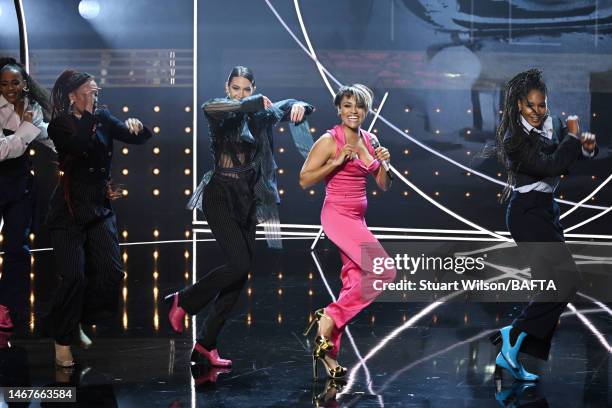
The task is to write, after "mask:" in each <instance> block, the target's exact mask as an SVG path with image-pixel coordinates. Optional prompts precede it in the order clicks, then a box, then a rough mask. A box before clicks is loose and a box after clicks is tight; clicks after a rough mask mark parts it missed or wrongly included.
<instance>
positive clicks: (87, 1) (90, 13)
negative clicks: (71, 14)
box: [79, 0, 100, 20]
mask: <svg viewBox="0 0 612 408" xmlns="http://www.w3.org/2000/svg"><path fill="white" fill-rule="evenodd" d="M79 14H80V15H81V17H83V18H84V19H87V20H91V19H94V18H96V17H98V14H100V3H98V2H97V1H96V0H81V1H80V2H79Z"/></svg>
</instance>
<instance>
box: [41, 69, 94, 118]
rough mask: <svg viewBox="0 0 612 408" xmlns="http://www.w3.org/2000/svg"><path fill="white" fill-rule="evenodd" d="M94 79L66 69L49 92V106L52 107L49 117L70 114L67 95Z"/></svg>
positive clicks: (86, 74) (88, 75)
mask: <svg viewBox="0 0 612 408" xmlns="http://www.w3.org/2000/svg"><path fill="white" fill-rule="evenodd" d="M93 78H94V77H93V76H92V75H90V74H88V73H87V72H78V71H74V70H72V69H67V70H65V71H64V72H62V73H61V74H60V76H59V77H58V78H57V80H56V81H55V85H53V90H52V91H51V106H52V107H53V110H52V114H51V117H52V118H56V117H58V116H61V115H64V114H67V113H69V112H70V98H69V97H68V94H70V92H72V91H74V90H76V89H78V88H79V87H80V86H81V85H83V84H84V83H86V82H87V81H91V80H92V79H93Z"/></svg>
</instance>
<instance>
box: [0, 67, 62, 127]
mask: <svg viewBox="0 0 612 408" xmlns="http://www.w3.org/2000/svg"><path fill="white" fill-rule="evenodd" d="M6 71H17V72H19V74H20V75H21V77H22V78H23V79H24V81H25V82H26V89H27V91H25V90H24V93H25V94H26V95H27V96H28V97H29V98H30V99H31V100H33V101H35V102H36V103H38V104H39V105H40V107H41V108H42V112H43V117H44V119H45V121H47V122H48V121H49V116H50V115H51V105H50V103H49V92H48V91H47V90H46V89H45V88H43V87H42V85H40V84H39V83H38V82H36V81H35V80H34V78H32V77H31V76H30V74H28V73H27V72H26V70H25V67H24V66H23V65H21V64H20V63H19V62H17V60H15V59H14V58H11V57H0V73H2V72H6Z"/></svg>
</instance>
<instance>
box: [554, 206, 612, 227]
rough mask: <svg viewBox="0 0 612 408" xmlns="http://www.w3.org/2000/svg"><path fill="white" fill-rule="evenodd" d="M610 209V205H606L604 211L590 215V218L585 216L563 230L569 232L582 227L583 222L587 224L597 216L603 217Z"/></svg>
mask: <svg viewBox="0 0 612 408" xmlns="http://www.w3.org/2000/svg"><path fill="white" fill-rule="evenodd" d="M611 210H612V206H610V207H608V208H607V209H606V210H605V211H602V212H600V213H599V214H595V215H594V216H592V217H591V218H587V219H586V220H584V221H582V222H579V223H578V224H576V225H573V226H571V227H569V228H565V230H564V232H569V231H573V230H575V229H576V228H580V227H582V226H583V225H584V224H587V223H589V222H591V221H594V220H596V219H598V218H599V217H603V216H604V215H606V214H607V213H609V212H610V211H611Z"/></svg>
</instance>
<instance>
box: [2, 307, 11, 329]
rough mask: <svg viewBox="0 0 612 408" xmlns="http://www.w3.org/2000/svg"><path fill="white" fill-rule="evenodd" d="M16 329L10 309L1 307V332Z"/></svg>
mask: <svg viewBox="0 0 612 408" xmlns="http://www.w3.org/2000/svg"><path fill="white" fill-rule="evenodd" d="M13 328H14V326H13V321H12V320H11V314H10V312H9V309H8V307H6V306H4V305H0V331H12V330H13Z"/></svg>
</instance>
